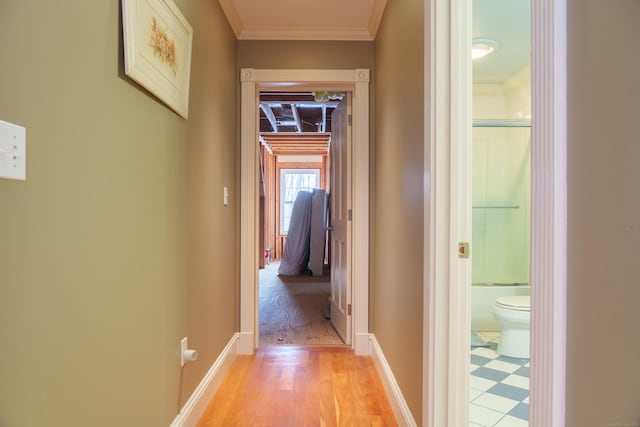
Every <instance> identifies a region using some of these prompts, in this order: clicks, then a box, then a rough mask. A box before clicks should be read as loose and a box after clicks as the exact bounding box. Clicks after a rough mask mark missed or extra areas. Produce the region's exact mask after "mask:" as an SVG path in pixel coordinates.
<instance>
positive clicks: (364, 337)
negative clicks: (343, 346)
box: [353, 332, 371, 356]
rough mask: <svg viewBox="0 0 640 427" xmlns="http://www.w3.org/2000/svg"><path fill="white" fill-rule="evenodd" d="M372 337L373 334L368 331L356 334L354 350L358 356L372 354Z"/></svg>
mask: <svg viewBox="0 0 640 427" xmlns="http://www.w3.org/2000/svg"><path fill="white" fill-rule="evenodd" d="M370 339H371V334H370V333H368V332H367V333H356V334H354V341H353V351H354V352H355V353H356V355H357V356H369V355H371V345H370V344H369V340H370Z"/></svg>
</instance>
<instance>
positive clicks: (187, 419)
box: [170, 334, 239, 427]
mask: <svg viewBox="0 0 640 427" xmlns="http://www.w3.org/2000/svg"><path fill="white" fill-rule="evenodd" d="M238 342H239V334H235V335H234V336H233V337H231V339H230V340H229V343H228V344H227V346H226V347H225V348H224V350H222V353H220V355H219V356H218V358H217V359H216V360H215V362H213V365H211V368H210V369H209V371H208V372H207V373H206V375H205V376H204V378H202V381H200V384H198V387H196V389H195V390H194V391H193V393H192V394H191V397H189V400H187V402H186V403H185V404H184V406H183V407H182V409H181V410H180V413H179V414H178V416H177V417H176V418H175V419H174V420H173V422H172V423H171V426H170V427H193V426H195V425H196V424H197V423H198V421H199V420H200V417H201V416H202V414H203V413H204V411H205V409H207V405H208V404H209V402H210V401H211V399H212V398H213V395H214V394H215V392H216V390H217V389H218V387H219V386H220V383H221V382H222V378H223V377H224V375H225V373H226V372H227V370H228V369H229V367H230V366H231V363H233V361H234V360H235V358H236V356H237V355H238Z"/></svg>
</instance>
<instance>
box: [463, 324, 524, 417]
mask: <svg viewBox="0 0 640 427" xmlns="http://www.w3.org/2000/svg"><path fill="white" fill-rule="evenodd" d="M478 335H479V336H480V337H481V338H482V339H483V340H485V341H486V342H487V343H489V347H472V348H471V380H470V383H469V385H470V396H469V397H470V400H471V404H470V405H471V406H470V409H469V420H470V423H469V426H470V427H477V426H483V427H493V426H495V427H521V426H524V427H526V426H528V425H529V421H528V420H529V359H516V358H513V357H506V356H501V355H499V354H498V353H497V352H496V348H497V346H498V341H499V339H500V334H499V333H482V332H479V333H478Z"/></svg>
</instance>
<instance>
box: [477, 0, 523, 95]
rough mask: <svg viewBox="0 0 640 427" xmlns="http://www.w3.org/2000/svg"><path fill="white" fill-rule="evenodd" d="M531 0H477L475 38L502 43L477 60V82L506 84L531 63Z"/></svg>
mask: <svg viewBox="0 0 640 427" xmlns="http://www.w3.org/2000/svg"><path fill="white" fill-rule="evenodd" d="M530 16H531V2H530V0H473V32H472V34H473V37H474V38H475V37H480V38H486V39H490V40H494V41H495V42H497V43H498V48H497V49H496V50H495V51H494V52H493V53H492V54H490V55H488V56H486V57H484V58H481V59H478V60H475V61H473V81H474V83H492V84H495V83H503V82H504V81H505V80H507V79H509V78H510V77H512V76H513V75H514V74H516V73H517V72H518V71H520V70H522V69H523V68H525V67H526V66H527V65H529V64H530V63H531V22H530Z"/></svg>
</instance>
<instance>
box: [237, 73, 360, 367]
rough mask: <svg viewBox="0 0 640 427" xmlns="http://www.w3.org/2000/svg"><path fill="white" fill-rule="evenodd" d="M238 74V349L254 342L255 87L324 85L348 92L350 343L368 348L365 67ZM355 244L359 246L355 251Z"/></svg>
mask: <svg viewBox="0 0 640 427" xmlns="http://www.w3.org/2000/svg"><path fill="white" fill-rule="evenodd" d="M240 79H241V92H242V94H241V100H242V101H241V102H242V103H241V110H242V111H241V126H242V129H241V136H240V139H241V174H242V175H241V187H240V191H241V194H240V353H241V354H253V352H254V351H255V349H256V347H257V345H258V333H257V332H258V304H257V301H256V290H257V286H258V256H259V254H258V235H257V233H258V231H257V230H258V212H257V206H258V173H257V172H258V145H257V140H258V139H257V138H258V132H257V120H258V92H259V91H260V90H261V89H266V88H273V87H278V88H280V89H281V90H282V89H286V88H296V89H297V90H299V89H300V88H312V87H315V88H318V89H320V88H323V89H326V88H328V87H330V88H333V89H335V90H347V91H352V93H353V97H352V100H353V101H352V102H353V104H352V115H353V127H352V143H353V159H354V161H353V164H352V175H351V176H352V194H353V201H352V212H353V215H352V218H353V220H352V243H353V246H352V248H353V250H352V264H351V265H352V269H351V277H352V292H353V294H352V307H353V311H352V312H353V315H352V317H351V322H352V329H351V330H352V334H353V339H352V347H353V348H354V350H355V353H356V354H358V355H365V354H368V353H369V341H368V338H367V337H368V333H369V70H367V69H355V70H256V69H251V68H243V69H242V70H241V71H240ZM356 248H360V249H359V250H356Z"/></svg>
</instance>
